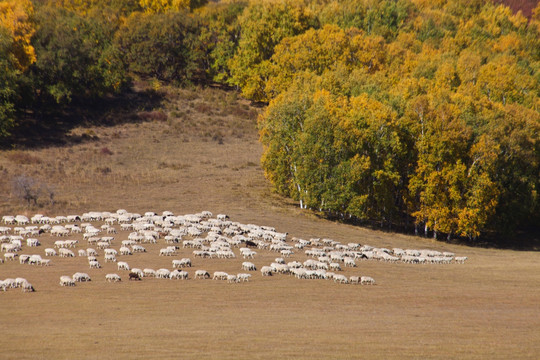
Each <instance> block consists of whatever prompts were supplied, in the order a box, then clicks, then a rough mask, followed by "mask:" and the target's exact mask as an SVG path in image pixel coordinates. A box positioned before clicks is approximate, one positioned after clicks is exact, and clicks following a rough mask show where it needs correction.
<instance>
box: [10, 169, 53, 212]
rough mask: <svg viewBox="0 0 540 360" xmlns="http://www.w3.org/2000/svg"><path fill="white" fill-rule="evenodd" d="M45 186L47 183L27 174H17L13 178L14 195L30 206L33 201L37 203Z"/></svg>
mask: <svg viewBox="0 0 540 360" xmlns="http://www.w3.org/2000/svg"><path fill="white" fill-rule="evenodd" d="M45 187H46V185H45V184H43V183H41V182H40V181H39V180H37V179H35V178H33V177H31V176H27V175H19V176H15V177H14V178H13V180H12V190H13V195H15V196H16V197H17V198H19V199H21V200H24V201H26V202H27V204H28V206H30V205H31V204H32V203H33V204H34V205H37V202H38V199H39V196H40V195H41V194H42V193H43V191H44V189H45ZM53 197H54V195H53Z"/></svg>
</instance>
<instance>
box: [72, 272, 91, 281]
mask: <svg viewBox="0 0 540 360" xmlns="http://www.w3.org/2000/svg"><path fill="white" fill-rule="evenodd" d="M71 278H72V279H73V281H76V282H86V281H92V279H91V278H90V275H88V274H87V273H82V272H76V273H75V274H73V276H72V277H71Z"/></svg>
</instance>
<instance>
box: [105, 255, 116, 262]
mask: <svg viewBox="0 0 540 360" xmlns="http://www.w3.org/2000/svg"><path fill="white" fill-rule="evenodd" d="M105 262H116V256H114V255H112V254H105Z"/></svg>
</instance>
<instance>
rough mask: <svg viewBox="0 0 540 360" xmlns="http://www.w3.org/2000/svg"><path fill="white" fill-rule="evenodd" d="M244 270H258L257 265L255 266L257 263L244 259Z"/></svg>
mask: <svg viewBox="0 0 540 360" xmlns="http://www.w3.org/2000/svg"><path fill="white" fill-rule="evenodd" d="M242 270H246V271H256V270H257V267H256V266H255V264H253V263H251V262H249V261H244V262H243V263H242Z"/></svg>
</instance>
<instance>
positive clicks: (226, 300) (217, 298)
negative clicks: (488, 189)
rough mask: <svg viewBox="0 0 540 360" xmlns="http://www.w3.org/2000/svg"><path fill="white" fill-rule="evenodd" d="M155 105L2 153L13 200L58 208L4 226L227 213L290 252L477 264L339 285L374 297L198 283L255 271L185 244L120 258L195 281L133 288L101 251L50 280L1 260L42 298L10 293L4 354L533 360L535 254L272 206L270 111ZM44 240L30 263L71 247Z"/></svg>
mask: <svg viewBox="0 0 540 360" xmlns="http://www.w3.org/2000/svg"><path fill="white" fill-rule="evenodd" d="M160 92H162V94H163V95H164V96H163V97H162V99H163V100H162V102H161V103H162V105H161V107H160V108H156V109H155V110H154V111H141V112H139V113H138V114H137V116H133V121H132V122H128V123H122V122H121V123H120V124H118V125H115V126H79V127H75V128H73V129H72V130H71V131H70V133H69V135H70V136H69V137H68V139H69V138H71V139H72V140H71V141H72V142H67V143H65V144H63V145H56V146H48V147H46V148H43V149H33V150H12V151H2V152H1V153H0V166H1V169H2V170H1V171H2V172H3V175H4V176H2V177H1V178H0V184H1V188H0V190H1V191H2V194H12V192H11V183H10V180H11V179H12V178H13V177H14V176H16V175H19V174H25V175H26V176H29V177H32V178H34V179H36V180H37V181H39V182H40V183H44V184H45V183H46V184H47V185H48V187H49V188H52V189H54V194H55V196H54V205H51V204H50V200H51V199H50V198H49V197H48V196H47V193H44V194H42V195H40V197H39V198H38V206H37V207H31V208H27V207H26V206H25V205H24V201H22V200H21V199H19V198H16V197H15V196H14V195H8V196H5V197H1V198H0V201H1V202H0V206H1V208H0V214H1V215H2V216H4V215H15V214H27V215H28V216H29V217H30V216H33V215H34V214H35V213H42V214H45V215H48V216H56V215H70V214H82V213H84V212H88V211H112V212H114V211H116V210H117V209H120V208H122V209H127V210H128V211H131V212H140V213H145V212H147V211H153V212H157V213H162V212H163V211H171V212H173V213H174V214H177V215H180V214H188V213H190V214H192V213H196V212H200V211H203V210H206V211H211V212H213V213H214V214H218V213H225V214H228V215H229V216H230V218H231V221H234V222H240V223H243V224H257V225H265V226H270V227H275V228H276V230H277V231H280V232H287V233H288V239H287V242H288V243H290V244H293V240H292V239H293V238H301V239H311V238H319V239H322V238H329V239H333V240H334V241H338V242H340V243H342V244H348V243H351V242H353V243H359V244H362V245H371V246H376V247H381V248H382V247H384V248H388V249H392V248H394V247H399V248H402V249H430V250H436V251H440V252H441V251H449V252H454V253H455V254H456V255H457V256H467V257H468V259H467V261H466V262H465V263H464V264H457V263H452V264H423V265H421V264H406V263H403V262H397V263H390V262H383V261H375V260H371V261H370V260H360V259H359V260H357V265H358V266H357V267H355V268H347V267H344V268H343V271H342V272H340V274H345V275H347V276H352V275H359V274H361V275H369V276H372V277H373V278H374V279H376V285H375V286H362V285H350V284H349V285H345V284H338V283H334V282H333V281H330V280H320V279H319V280H316V279H311V280H306V279H304V280H298V279H295V278H294V277H292V276H289V275H281V274H275V275H274V276H272V277H262V276H261V274H260V271H256V272H253V273H252V279H251V281H250V282H247V283H240V284H228V283H227V282H225V281H214V280H195V279H193V277H194V271H195V270H197V269H206V270H208V271H210V272H213V271H226V272H228V273H231V274H234V273H237V272H239V271H241V270H240V263H241V262H242V261H244V259H242V257H241V256H240V254H239V253H238V249H237V248H233V251H234V252H235V253H236V256H237V258H236V259H216V258H214V259H208V258H206V259H201V258H198V257H194V256H193V250H194V249H192V248H183V247H181V246H180V248H179V249H178V250H177V255H176V256H174V257H169V256H159V255H158V253H159V249H160V248H163V247H164V246H165V242H164V240H163V239H162V238H160V239H159V240H158V243H157V244H146V243H145V244H142V245H143V246H144V247H145V248H146V249H147V252H146V253H135V254H134V255H127V256H119V257H118V260H119V261H127V262H129V264H130V265H131V266H133V267H135V266H137V267H140V268H146V267H151V268H155V269H158V268H166V269H171V259H180V258H184V257H190V258H191V259H192V261H193V267H192V268H187V269H186V270H187V271H188V272H189V274H190V275H189V279H188V280H187V281H182V280H167V279H165V280H164V279H154V278H144V279H143V280H142V281H140V282H132V281H127V272H126V271H118V270H117V267H116V263H105V262H104V261H103V254H102V250H98V252H99V255H98V257H97V258H98V260H99V261H100V262H101V263H102V266H103V268H100V269H89V268H88V261H87V259H86V257H84V256H76V257H74V258H60V257H46V258H47V259H50V261H51V266H43V267H41V266H32V265H28V264H19V262H18V261H6V262H5V263H3V264H0V274H1V275H0V278H1V279H6V278H16V277H24V278H26V279H28V280H29V281H30V282H31V283H32V284H33V285H34V286H35V288H36V292H35V293H22V292H21V291H20V289H9V290H8V291H6V292H0V297H1V298H2V300H1V301H2V305H3V319H4V320H3V321H4V327H5V329H6V331H4V333H3V336H2V338H1V339H0V344H1V346H2V349H3V350H2V351H3V354H4V356H6V357H8V358H12V357H17V358H20V359H35V358H37V357H45V358H51V357H54V358H57V359H70V358H73V354H77V355H76V356H77V358H81V359H90V358H95V354H96V352H99V353H100V357H101V358H104V359H118V358H126V357H129V358H132V359H154V358H155V359H157V358H169V357H176V356H178V354H182V357H183V358H186V359H200V358H201V357H204V358H208V359H254V358H255V359H274V358H276V357H280V358H283V357H285V358H294V359H329V358H350V359H364V358H366V357H368V358H373V359H390V358H399V359H417V358H418V357H422V358H430V359H447V358H461V359H485V358H486V357H489V358H493V359H498V358H500V359H505V358H509V357H518V358H520V359H536V358H537V357H538V354H540V348H539V344H540V342H539V341H538V340H539V339H538V332H537V331H536V329H538V327H539V326H540V324H539V319H540V316H538V315H539V314H538V306H537V299H538V297H539V296H540V294H539V289H538V286H536V285H537V283H538V281H540V279H539V276H540V268H539V267H540V263H539V262H538V254H537V252H532V251H531V252H529V251H511V250H496V249H482V248H470V247H466V246H461V245H458V244H449V243H442V242H440V241H434V240H433V239H432V238H423V237H413V236H406V235H402V234H395V233H390V232H385V231H377V230H369V229H366V228H361V227H356V226H351V225H346V224H342V223H336V222H331V221H327V220H324V219H321V218H318V217H317V216H315V215H314V214H313V213H311V212H308V211H305V210H300V209H299V208H298V207H297V205H296V204H294V203H291V202H289V201H288V200H286V199H284V198H282V197H279V196H277V195H275V194H274V193H273V192H272V191H271V189H270V187H269V184H268V183H267V182H266V180H265V179H264V173H263V170H262V169H261V167H260V165H259V162H258V161H259V159H260V156H261V154H262V147H261V145H260V143H259V142H258V134H257V131H256V129H255V121H256V114H257V112H259V111H260V109H258V108H254V107H251V106H250V105H249V103H247V102H245V101H244V100H241V99H237V98H236V96H235V93H231V92H223V91H221V90H212V89H201V88H195V89H193V90H185V89H184V90H179V89H176V88H162V89H161V90H160ZM134 115H135V114H134ZM135 119H139V120H137V121H135ZM142 119H144V121H142ZM74 139H75V140H74ZM77 224H78V223H77ZM93 225H95V226H96V227H99V226H101V225H102V222H93ZM9 226H11V227H13V226H15V225H9ZM115 227H116V228H118V225H117V224H115ZM129 232H130V230H127V231H119V232H118V233H117V234H113V235H112V236H113V237H114V238H115V239H114V240H113V244H112V247H113V248H115V249H118V247H119V246H120V241H121V240H125V239H126V238H127V237H128V235H129ZM186 238H189V237H186ZM38 239H39V241H40V242H41V243H42V246H39V247H35V248H30V247H27V246H26V244H25V245H24V246H23V250H22V251H21V254H41V255H43V251H44V248H46V247H53V243H54V242H55V241H57V240H58V239H62V240H63V239H64V238H59V237H55V236H51V235H50V234H49V233H46V234H43V235H41V236H39V237H38ZM69 239H78V240H79V243H78V244H77V245H76V247H75V248H73V249H72V250H74V251H75V253H77V252H78V250H84V249H86V248H87V247H91V245H89V244H87V242H86V241H84V240H83V237H82V234H71V235H70V236H69ZM168 245H170V244H168ZM195 250H196V249H195ZM256 251H257V253H258V254H257V255H256V256H255V258H254V259H253V260H251V261H253V262H254V263H255V264H256V265H257V267H258V268H260V267H261V266H263V265H267V264H269V263H270V262H273V261H274V259H275V257H276V256H278V254H277V253H275V252H272V251H269V250H260V249H257V250H256ZM307 259H310V257H308V256H307V254H305V252H304V251H303V250H296V249H295V250H294V254H293V255H292V256H291V257H290V258H287V261H293V260H295V261H300V262H304V261H306V260H307ZM81 271H82V272H86V273H88V274H89V275H90V276H91V277H92V281H91V282H88V283H77V285H76V286H75V287H61V286H59V284H58V279H59V277H60V276H62V275H71V274H73V273H75V272H81ZM111 272H118V273H119V274H120V275H121V276H122V278H123V280H124V281H123V282H122V283H119V284H114V283H112V284H111V283H108V282H106V281H105V274H106V273H111ZM216 324H219V326H217V325H216ZM29 334H32V335H31V336H30V335H29ZM59 339H60V340H59ZM23 344H24V351H21V349H22V347H23Z"/></svg>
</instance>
